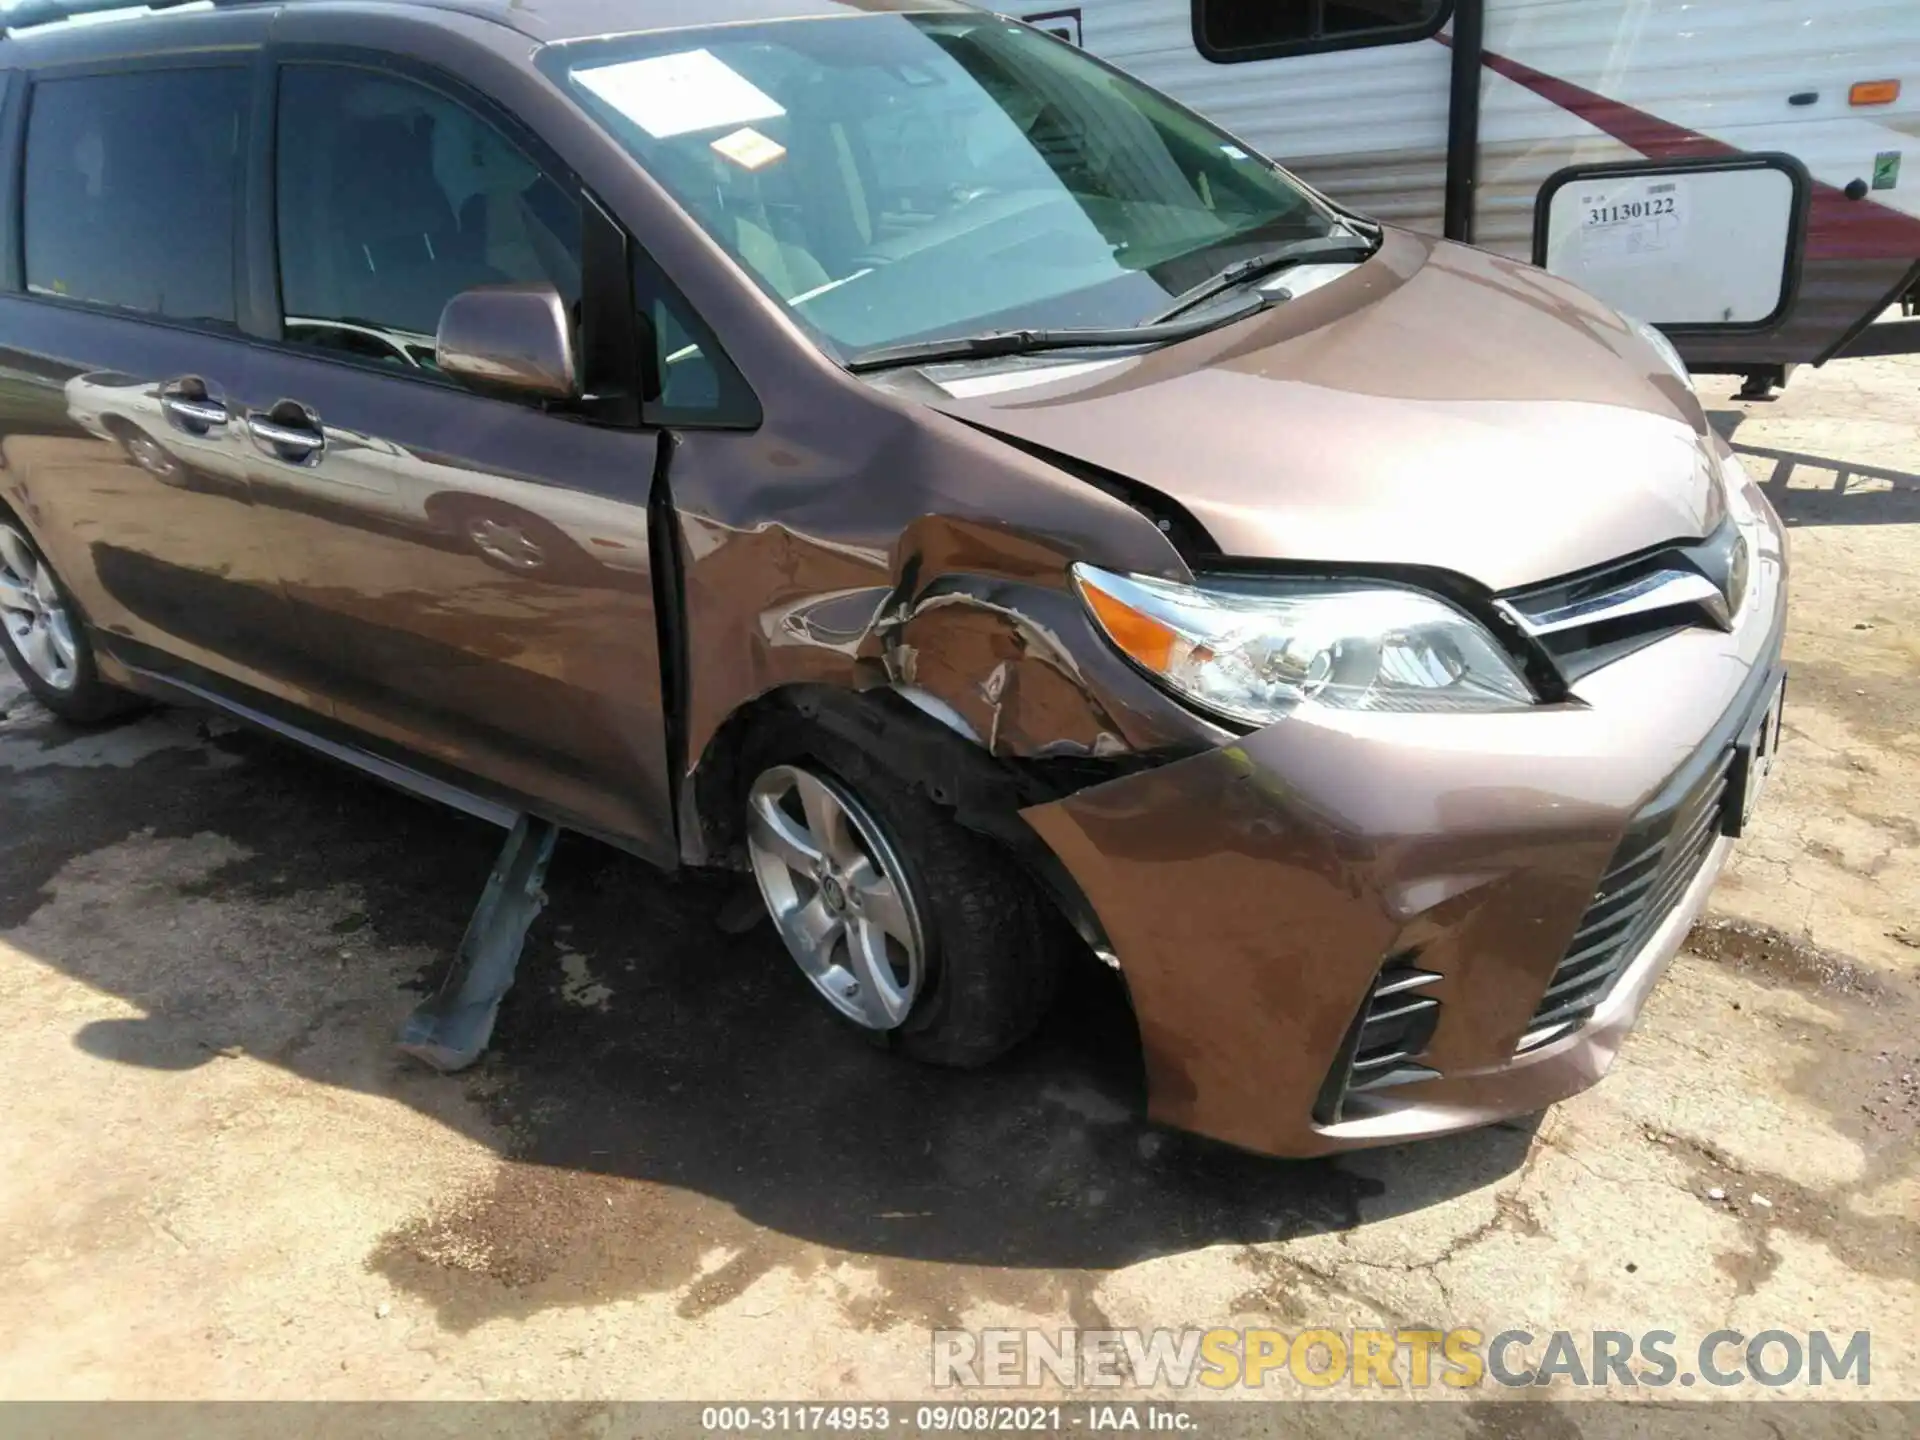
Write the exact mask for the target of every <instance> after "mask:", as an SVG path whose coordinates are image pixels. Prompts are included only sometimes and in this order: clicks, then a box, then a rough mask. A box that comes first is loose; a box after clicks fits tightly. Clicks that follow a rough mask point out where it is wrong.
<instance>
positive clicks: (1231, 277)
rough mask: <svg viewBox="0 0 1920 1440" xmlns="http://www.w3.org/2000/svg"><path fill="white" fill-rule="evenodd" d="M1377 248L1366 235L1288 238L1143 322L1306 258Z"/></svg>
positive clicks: (1158, 321)
mask: <svg viewBox="0 0 1920 1440" xmlns="http://www.w3.org/2000/svg"><path fill="white" fill-rule="evenodd" d="M1379 248H1380V242H1379V241H1378V240H1377V239H1372V238H1369V237H1368V236H1365V235H1351V234H1350V235H1315V236H1312V237H1311V238H1309V239H1305V240H1289V241H1287V242H1286V243H1285V244H1283V245H1276V246H1274V248H1273V249H1271V250H1268V251H1265V252H1263V253H1262V254H1259V255H1255V256H1252V257H1251V258H1249V259H1246V260H1236V261H1235V262H1234V263H1233V264H1231V265H1229V266H1227V268H1226V269H1224V270H1222V271H1221V272H1220V273H1219V274H1218V275H1215V276H1214V277H1213V278H1212V279H1210V280H1202V281H1201V282H1200V283H1199V284H1198V285H1196V286H1194V287H1193V288H1192V289H1191V290H1187V291H1185V292H1183V293H1181V294H1179V295H1176V296H1174V297H1173V304H1171V305H1169V306H1168V307H1167V308H1166V309H1165V310H1162V311H1161V312H1160V313H1159V314H1158V315H1155V316H1153V317H1152V318H1151V319H1149V320H1147V321H1145V322H1144V325H1145V326H1153V325H1162V324H1165V323H1166V322H1167V321H1169V320H1171V319H1173V317H1174V316H1176V315H1183V314H1185V313H1186V312H1187V311H1189V310H1191V309H1193V307H1194V306H1196V305H1202V304H1205V303H1206V302H1207V301H1209V300H1211V299H1213V297H1214V296H1216V295H1221V294H1224V293H1225V292H1227V291H1228V290H1232V289H1233V288H1235V287H1236V286H1239V285H1244V284H1246V283H1247V282H1248V281H1249V280H1258V279H1260V278H1261V277H1262V276H1263V275H1272V274H1274V273H1276V272H1278V271H1281V270H1285V269H1286V268H1287V267H1288V266H1290V265H1300V264H1304V263H1305V262H1307V261H1309V260H1364V259H1366V258H1367V257H1368V256H1369V255H1371V254H1373V252H1374V251H1375V250H1378V249H1379ZM1143 328H1144V327H1143Z"/></svg>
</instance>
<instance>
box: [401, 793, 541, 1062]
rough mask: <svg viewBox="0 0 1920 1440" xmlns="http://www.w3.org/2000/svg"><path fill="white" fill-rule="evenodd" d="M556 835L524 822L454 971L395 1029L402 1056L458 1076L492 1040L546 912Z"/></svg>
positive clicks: (483, 898)
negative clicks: (523, 954) (532, 933)
mask: <svg viewBox="0 0 1920 1440" xmlns="http://www.w3.org/2000/svg"><path fill="white" fill-rule="evenodd" d="M559 834H560V828H559V826H557V825H555V824H553V823H552V822H551V821H549V820H538V819H535V818H534V817H533V816H531V815H522V816H521V817H520V818H519V820H517V821H516V822H515V823H514V827H513V830H512V832H511V833H509V834H508V836H507V843H506V844H505V845H503V846H501V847H500V858H499V859H497V860H495V861H494V862H493V873H492V874H491V875H489V876H488V877H487V888H486V889H485V890H483V891H481V892H480V903H479V905H478V906H476V907H475V908H474V912H473V918H472V919H471V920H469V921H468V922H467V933H466V934H465V935H464V936H463V937H461V940H460V949H459V951H458V953H457V954H456V955H455V956H454V960H453V968H452V969H451V970H449V971H448V972H447V977H446V979H445V980H443V981H441V982H440V988H439V990H437V991H436V992H435V993H434V995H433V997H432V998H431V999H428V1000H424V1001H422V1002H421V1003H420V1004H419V1005H418V1006H417V1007H415V1009H414V1011H413V1013H412V1014H411V1015H409V1016H408V1017H407V1020H406V1023H405V1024H404V1025H402V1026H401V1027H400V1035H399V1038H398V1042H397V1043H398V1044H399V1047H400V1049H401V1050H402V1052H404V1053H405V1054H408V1055H411V1056H413V1057H414V1058H415V1059H416V1060H421V1061H424V1062H425V1063H426V1064H428V1065H431V1066H432V1067H433V1068H434V1069H436V1070H439V1071H441V1072H442V1073H448V1074H450V1073H452V1072H453V1071H456V1070H464V1069H466V1068H467V1067H468V1066H469V1065H471V1064H473V1062H474V1061H476V1060H478V1059H479V1058H480V1056H481V1053H482V1052H483V1051H485V1050H486V1048H487V1042H488V1041H489V1040H490V1039H492V1038H493V1022H494V1018H495V1017H496V1016H497V1015H498V1014H499V1013H500V1002H501V1000H502V999H504V998H505V996H506V993H507V991H508V990H510V989H512V988H513V977H514V972H515V970H517V969H518V968H519V965H520V951H521V949H522V948H523V947H524V946H525V945H526V942H527V931H528V929H529V928H530V927H531V926H532V925H533V922H534V920H535V919H537V918H538V917H539V914H540V912H541V911H542V910H544V909H546V906H547V893H546V889H545V882H546V878H547V862H548V861H550V860H551V859H552V858H553V844H554V841H555V840H556V839H557V838H558V837H559Z"/></svg>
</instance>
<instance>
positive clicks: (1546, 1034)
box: [1519, 747, 1733, 1051]
mask: <svg viewBox="0 0 1920 1440" xmlns="http://www.w3.org/2000/svg"><path fill="white" fill-rule="evenodd" d="M1732 765H1733V750H1732V748H1731V747H1728V748H1727V749H1726V750H1725V751H1724V753H1723V754H1722V755H1721V756H1720V758H1719V759H1718V760H1716V761H1715V762H1714V763H1713V764H1712V765H1711V766H1710V767H1708V769H1707V772H1706V774H1705V775H1704V776H1703V777H1702V778H1700V779H1699V780H1698V781H1696V782H1695V783H1694V785H1693V786H1692V788H1691V789H1689V790H1687V791H1686V792H1685V793H1684V794H1683V795H1681V796H1680V797H1679V799H1678V801H1677V802H1676V801H1675V800H1673V799H1671V798H1670V797H1667V796H1662V797H1661V798H1660V799H1659V800H1656V801H1655V802H1654V803H1653V804H1652V805H1650V806H1648V807H1647V809H1645V810H1643V811H1641V812H1640V814H1639V815H1638V816H1636V817H1635V819H1634V822H1633V824H1632V825H1631V826H1629V827H1628V830H1627V835H1626V838H1625V839H1624V840H1622V841H1621V842H1620V848H1619V849H1618V850H1616V851H1615V852H1614V856H1613V863H1612V864H1611V865H1610V866H1609V867H1608V868H1607V873H1606V874H1605V875H1603V876H1602V877H1601V878H1600V888H1599V890H1598V892H1597V893H1596V894H1595V895H1594V899H1593V903H1592V904H1591V905H1589V906H1588V907H1587V912H1586V914H1584V915H1582V916H1581V917H1580V928H1579V929H1578V930H1576V931H1575V932H1574V936H1573V942H1572V944H1570V945H1569V946H1568V947H1567V953H1566V955H1565V957H1564V958H1563V959H1562V960H1561V961H1560V964H1559V966H1558V967H1557V968H1556V969H1555V970H1554V972H1553V979H1552V980H1551V981H1549V982H1548V984H1547V993H1546V994H1545V995H1543V996H1541V998H1540V1004H1539V1006H1538V1007H1537V1008H1536V1009H1535V1010H1534V1013H1533V1021H1532V1023H1531V1024H1530V1025H1529V1026H1528V1027H1527V1033H1526V1035H1525V1036H1524V1037H1523V1038H1522V1039H1521V1041H1520V1047H1519V1048H1520V1049H1521V1050H1522V1051H1526V1050H1531V1049H1533V1048H1535V1047H1536V1046H1539V1045H1544V1044H1546V1043H1547V1042H1548V1041H1550V1040H1553V1039H1555V1038H1557V1037H1558V1036H1561V1035H1564V1034H1565V1033H1566V1032H1567V1031H1568V1030H1571V1029H1573V1028H1574V1027H1575V1026H1577V1025H1579V1024H1580V1023H1581V1022H1582V1021H1584V1020H1585V1019H1586V1018H1587V1017H1588V1016H1589V1015H1591V1014H1592V1013H1593V1012H1594V1011H1595V1010H1596V1009H1597V1008H1599V1006H1600V1003H1601V1002H1602V1001H1604V1000H1605V999H1606V998H1607V995H1608V994H1609V993H1610V992H1611V991H1612V989H1613V987H1614V983H1615V982H1616V981H1618V980H1619V978H1620V974H1621V972H1622V971H1623V970H1625V969H1626V967H1627V965H1628V964H1629V963H1630V962H1631V961H1632V959H1633V957H1634V956H1635V955H1636V954H1638V953H1639V951H1640V948H1641V947H1642V946H1643V945H1645V944H1646V942H1647V940H1648V938H1649V937H1651V936H1652V934H1653V932H1654V931H1655V930H1657V929H1659V928H1660V924H1661V922H1662V921H1664V920H1665V919H1666V918H1667V916H1668V915H1670V914H1672V913H1673V907H1674V906H1675V905H1677V904H1679V903H1680V897H1681V896H1683V895H1685V894H1686V893H1687V888H1688V886H1690V885H1691V884H1692V883H1693V880H1694V877H1695V876H1697V875H1698V874H1699V873H1700V867H1701V866H1702V865H1704V864H1705V863H1706V859H1707V855H1708V854H1709V852H1711V851H1712V849H1713V843H1714V841H1715V840H1716V839H1718V838H1719V836H1720V832H1721V829H1722V825H1723V822H1724V818H1725V813H1726V805H1727V773H1728V771H1729V769H1730V768H1731V767H1732Z"/></svg>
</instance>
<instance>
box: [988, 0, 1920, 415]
mask: <svg viewBox="0 0 1920 1440" xmlns="http://www.w3.org/2000/svg"><path fill="white" fill-rule="evenodd" d="M1042 3H1043V0H1030V5H1031V6H1038V5H1040V4H1042ZM1009 9H1010V10H1012V9H1013V7H1009ZM1015 13H1018V14H1019V15H1020V17H1021V18H1023V19H1026V20H1028V21H1029V22H1030V23H1033V24H1037V25H1039V26H1041V27H1042V28H1044V29H1047V30H1050V31H1052V32H1054V33H1055V34H1058V35H1060V36H1062V37H1063V38H1065V39H1068V40H1071V41H1072V42H1074V43H1075V44H1079V45H1083V46H1085V47H1086V48H1087V49H1088V50H1090V51H1091V52H1092V53H1093V54H1095V55H1097V56H1099V57H1101V58H1103V59H1106V60H1109V61H1111V62H1112V63H1114V64H1115V65H1118V66H1120V67H1121V68H1123V69H1125V70H1128V71H1130V72H1132V73H1134V74H1136V75H1138V76H1140V77H1141V78H1142V79H1145V80H1146V81H1148V82H1149V83H1151V84H1153V85H1155V86H1157V87H1159V88H1161V89H1163V90H1166V91H1168V92H1169V93H1171V94H1173V95H1175V96H1177V97H1178V98H1180V99H1181V100H1183V101H1185V102H1186V103H1187V104H1189V105H1191V106H1192V107H1193V108H1194V109H1196V110H1199V111H1201V112H1202V113H1203V114H1205V115H1207V116H1208V117H1209V118H1211V119H1213V120H1215V121H1216V122H1218V123H1220V124H1222V125H1224V126H1225V127H1226V128H1227V129H1229V130H1231V131H1233V132H1235V133H1236V134H1238V135H1240V136H1241V137H1242V138H1244V139H1246V140H1248V141H1249V142H1251V143H1252V144H1253V145H1255V146H1256V147H1258V148H1259V149H1261V150H1263V151H1264V152H1266V153H1267V154H1269V155H1272V156H1274V157H1275V158H1276V159H1278V160H1280V161H1281V162H1282V163H1284V164H1286V165H1287V166H1288V167H1289V168H1290V169H1292V170H1293V171H1295V172H1296V173H1297V174H1298V175H1300V177H1301V178H1303V179H1305V180H1307V181H1308V182H1309V183H1311V184H1313V185H1315V186H1317V187H1318V188H1320V189H1321V190H1323V191H1325V192H1326V193H1327V194H1328V195H1329V196H1331V197H1332V198H1334V199H1335V200H1337V201H1340V202H1342V203H1344V204H1347V205H1349V206H1351V207H1352V208H1353V209H1355V210H1357V211H1360V212H1362V213H1364V214H1368V215H1371V216H1374V217H1376V218H1378V219H1382V220H1387V221H1390V222H1393V223H1396V224H1401V225H1406V226H1409V227H1411V228H1414V229H1418V230H1427V231H1431V232H1434V233H1436V234H1445V235H1448V236H1451V237H1452V238H1454V239H1459V240H1469V241H1472V242H1474V243H1476V244H1479V245H1483V246H1486V247H1488V248H1489V249H1493V250H1497V251H1500V252H1502V253H1504V254H1508V255H1513V256H1516V257H1520V258H1524V259H1531V260H1533V261H1534V262H1535V263H1537V264H1544V265H1546V267H1547V268H1548V269H1550V270H1553V271H1554V272H1555V273H1558V274H1565V275H1568V276H1569V277H1570V278H1573V279H1576V280H1578V281H1579V282H1580V283H1581V284H1583V285H1585V286H1586V287H1587V288H1588V289H1590V290H1592V291H1594V292H1595V293H1596V294H1599V295H1600V296H1601V297H1602V298H1605V299H1607V300H1610V301H1611V302H1613V303H1614V304H1616V305H1618V306H1619V307H1620V308H1622V309H1624V310H1628V311H1630V312H1634V313H1637V314H1639V315H1641V316H1642V317H1643V318H1646V319H1649V320H1652V321H1654V322H1655V323H1656V324H1659V325H1661V326H1662V328H1664V329H1666V330H1667V331H1668V333H1669V334H1670V335H1671V336H1672V337H1673V339H1674V340H1675V342H1676V344H1677V345H1678V346H1679V348H1680V349H1681V351H1682V353H1683V354H1684V355H1685V356H1686V358H1687V359H1688V361H1689V362H1690V363H1691V364H1692V365H1693V366H1694V367H1695V368H1696V369H1700V370H1707V371H1726V372H1730V373H1739V374H1745V375H1747V376H1748V377H1749V386H1750V388H1752V389H1754V390H1755V391H1756V392H1757V393H1764V390H1765V388H1766V387H1767V386H1768V385H1769V384H1772V383H1777V382H1779V381H1781V380H1783V379H1784V378H1785V375H1786V373H1787V368H1788V367H1790V366H1792V365H1794V364H1800V363H1808V362H1811V363H1816V364H1817V363H1820V362H1822V361H1824V360H1827V359H1830V358H1832V357H1833V356H1835V355H1838V354H1841V353H1866V352H1868V351H1871V352H1872V353H1888V352H1889V351H1891V350H1895V349H1900V350H1920V319H1913V320H1909V321H1906V322H1903V323H1899V324H1895V325H1880V326H1874V327H1873V330H1872V331H1870V332H1869V331H1867V326H1868V325H1869V324H1870V322H1871V321H1872V320H1873V319H1874V318H1875V317H1876V316H1877V315H1879V314H1880V313H1881V312H1882V311H1883V310H1885V309H1886V308H1887V307H1888V306H1890V305H1892V304H1894V303H1895V302H1898V301H1902V300H1903V299H1904V300H1905V302H1906V306H1907V309H1908V311H1909V313H1912V312H1913V311H1914V310H1915V309H1920V153H1916V152H1920V0H1080V3H1078V4H1070V5H1069V4H1055V5H1052V6H1049V7H1047V8H1044V9H1040V8H1027V9H1024V10H1019V11H1015Z"/></svg>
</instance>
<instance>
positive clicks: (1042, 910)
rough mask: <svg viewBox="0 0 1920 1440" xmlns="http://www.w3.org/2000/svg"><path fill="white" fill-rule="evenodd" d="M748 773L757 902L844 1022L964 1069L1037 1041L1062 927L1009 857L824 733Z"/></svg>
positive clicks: (811, 734) (797, 741) (804, 737)
mask: <svg viewBox="0 0 1920 1440" xmlns="http://www.w3.org/2000/svg"><path fill="white" fill-rule="evenodd" d="M748 773H751V774H754V775H755V776H756V779H755V780H754V783H753V784H752V785H751V786H750V787H749V789H748V795H747V815H746V834H747V852H748V858H749V859H750V861H751V862H752V865H753V871H754V876H755V879H756V880H758V882H759V885H760V893H761V896H762V898H763V899H764V900H765V901H766V903H767V909H768V911H769V913H770V914H771V915H772V917H773V922H774V928H775V930H776V931H777V932H778V933H779V935H780V938H781V939H782V940H783V941H784V942H785V943H786V945H787V949H788V951H789V952H790V953H791V954H792V955H793V958H794V960H795V961H796V962H797V963H798V964H799V966H800V968H801V970H802V972H803V973H804V974H805V975H806V976H807V978H808V980H809V981H811V982H812V984H813V986H814V989H815V990H816V991H818V992H819V994H820V995H821V997H822V998H823V999H825V1000H826V1001H827V1003H828V1004H829V1005H830V1006H832V1008H833V1009H834V1011H835V1012H836V1013H837V1014H838V1015H840V1016H841V1018H843V1019H845V1020H847V1021H849V1022H850V1023H852V1024H853V1025H855V1026H857V1027H859V1028H860V1029H861V1030H863V1031H865V1032H866V1033H867V1034H868V1035H869V1036H872V1037H874V1038H877V1039H880V1040H882V1041H883V1042H884V1043H887V1044H889V1045H891V1046H892V1047H894V1048H896V1049H898V1050H900V1051H901V1052H902V1053H903V1054H906V1055H908V1056H910V1057H912V1058H913V1059H916V1060H920V1061H924V1062H927V1063H929V1064H936V1065H948V1066H954V1067H958V1068H971V1067H975V1066H980V1065H985V1064H987V1063H989V1062H990V1061H993V1060H995V1059H998V1058H999V1057H1000V1056H1001V1055H1003V1054H1005V1053H1006V1052H1007V1051H1008V1050H1010V1049H1012V1048H1013V1047H1014V1046H1015V1045H1017V1044H1019V1042H1020V1041H1022V1040H1024V1039H1025V1038H1026V1037H1027V1036H1028V1035H1029V1034H1031V1033H1032V1031H1033V1029H1034V1027H1035V1026H1037V1025H1038V1024H1039V1023H1040V1020H1041V1018H1042V1017H1043V1016H1044V1015H1045V1013H1046V1010H1047V1007H1048V1006H1049V1005H1050V1004H1051V1003H1052V1000H1053V995H1054V991H1055V988H1056V986H1057V981H1058V971H1059V953H1058V939H1057V929H1058V927H1057V926H1056V925H1054V924H1053V923H1051V921H1052V916H1051V913H1050V911H1049V910H1048V909H1047V906H1046V902H1045V900H1044V898H1043V897H1042V896H1041V895H1039V894H1038V893H1037V892H1036V891H1035V889H1034V886H1033V884H1032V882H1031V881H1030V880H1029V879H1028V878H1027V876H1026V875H1025V874H1024V873H1023V872H1022V871H1021V870H1020V869H1019V867H1018V866H1016V865H1015V864H1014V862H1013V861H1012V860H1011V858H1009V857H1008V856H1007V855H1006V854H1004V853H1003V852H1002V851H1001V850H1000V849H999V848H998V847H996V846H995V845H993V844H992V843H991V842H990V841H988V840H986V839H985V838H984V837H982V836H979V835H976V834H974V833H973V832H971V831H969V830H966V829H965V828H963V827H962V826H961V825H960V824H958V822H956V821H955V820H954V818H953V817H952V815H951V814H949V813H948V812H947V811H945V810H943V809H942V808H941V807H939V806H937V805H935V804H933V803H932V802H931V801H930V800H928V799H927V798H925V797H924V796H923V795H920V794H919V793H917V792H915V791H913V790H911V789H909V788H908V787H907V786H906V785H904V784H902V783H901V782H900V781H899V780H897V779H895V778H894V777H893V776H892V775H891V774H890V773H888V772H887V771H886V770H884V769H883V768H881V767H880V766H879V765H877V764H875V763H874V762H873V761H872V760H871V758H870V757H868V756H867V755H865V754H863V753H862V752H861V751H859V750H858V749H856V748H855V747H853V746H851V745H847V744H844V743H843V742H841V741H839V740H838V739H837V738H836V737H834V736H832V735H830V734H827V733H825V732H824V731H821V730H819V729H817V728H816V727H812V726H808V727H805V728H804V732H803V734H801V735H800V736H796V737H794V738H793V739H791V740H789V741H788V742H787V743H785V744H783V745H781V746H780V747H778V748H777V749H769V750H768V751H767V752H766V753H764V754H763V755H761V756H758V757H755V761H754V763H752V764H750V765H749V767H748Z"/></svg>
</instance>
